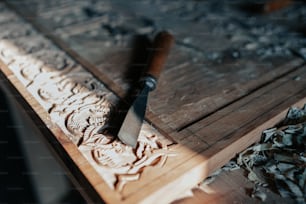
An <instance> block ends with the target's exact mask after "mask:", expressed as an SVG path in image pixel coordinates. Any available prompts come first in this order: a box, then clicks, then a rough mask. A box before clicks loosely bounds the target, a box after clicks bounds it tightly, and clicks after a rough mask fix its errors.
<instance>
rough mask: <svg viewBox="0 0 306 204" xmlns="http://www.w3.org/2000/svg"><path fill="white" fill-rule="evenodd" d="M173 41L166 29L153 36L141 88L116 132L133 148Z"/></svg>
mask: <svg viewBox="0 0 306 204" xmlns="http://www.w3.org/2000/svg"><path fill="white" fill-rule="evenodd" d="M173 41H174V38H173V36H172V35H171V34H170V33H168V32H166V31H162V32H160V33H159V34H157V36H156V37H155V39H154V42H153V49H152V52H153V54H152V56H151V60H150V62H149V66H148V69H147V72H146V74H145V75H144V77H143V78H142V79H141V80H140V83H141V85H142V90H141V91H140V93H139V94H138V96H137V97H136V99H135V100H134V102H133V103H132V105H131V107H130V108H129V110H128V112H127V114H126V116H125V118H124V120H123V123H122V126H121V127H120V130H119V132H118V137H119V139H120V140H121V141H122V142H123V143H125V144H127V145H130V146H132V147H133V148H135V147H136V145H137V139H138V135H139V132H140V129H141V126H142V122H143V119H144V116H145V112H146V107H147V101H148V95H149V92H150V91H153V90H154V89H155V88H156V83H157V80H158V78H159V75H160V73H161V71H162V69H163V66H164V64H165V62H166V59H167V57H168V54H169V52H170V48H171V46H172V44H173Z"/></svg>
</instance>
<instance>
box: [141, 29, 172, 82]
mask: <svg viewBox="0 0 306 204" xmlns="http://www.w3.org/2000/svg"><path fill="white" fill-rule="evenodd" d="M173 42H174V38H173V36H172V35H171V34H170V33H168V32H165V31H163V32H160V33H159V34H158V35H157V36H156V37H155V40H154V44H153V45H154V46H153V55H152V58H151V61H150V64H149V67H148V71H147V74H148V75H151V76H152V77H154V78H155V79H156V80H157V79H158V78H159V75H160V73H161V71H162V69H163V67H164V64H165V62H166V59H167V57H168V54H169V52H170V48H171V46H172V44H173Z"/></svg>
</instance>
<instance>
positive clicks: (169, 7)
mask: <svg viewBox="0 0 306 204" xmlns="http://www.w3.org/2000/svg"><path fill="white" fill-rule="evenodd" d="M41 2H44V3H41ZM72 2H73V6H71V4H72ZM115 2H117V1H115ZM145 2H147V3H148V1H143V2H142V3H141V4H140V7H137V9H136V10H137V12H134V13H133V12H131V10H129V9H128V8H129V7H133V4H125V3H121V4H119V3H118V2H117V3H115V4H111V3H110V2H100V1H99V3H96V4H95V5H94V6H95V7H94V8H96V12H97V13H95V12H93V7H92V5H90V4H89V3H87V2H83V1H70V0H67V1H64V0H56V1H48V2H45V1H36V0H33V1H26V2H21V3H20V2H19V1H18V4H14V8H16V9H17V10H19V11H20V12H21V14H22V16H23V17H24V18H26V19H28V20H30V21H31V23H33V24H34V25H35V26H36V28H37V29H38V30H39V31H41V32H43V33H44V34H45V35H46V36H47V37H48V38H51V39H52V40H53V41H54V42H55V43H56V44H57V45H58V46H59V47H61V48H62V49H63V50H64V51H65V52H66V53H65V52H63V51H62V50H60V49H59V48H58V47H56V46H55V45H54V44H53V43H51V41H50V40H49V39H47V38H46V37H43V36H42V35H41V34H40V33H38V32H37V31H36V30H34V29H33V28H32V27H31V26H30V25H29V24H28V23H26V22H24V21H23V20H22V19H21V18H20V17H18V16H16V15H15V14H14V13H13V12H12V11H10V10H8V9H7V8H6V7H5V6H4V5H3V4H0V9H1V13H0V27H1V29H0V39H1V52H0V56H1V61H2V62H3V63H1V71H2V72H3V73H4V75H5V77H6V78H7V79H8V80H9V81H10V83H11V84H13V86H15V87H16V88H17V90H18V91H19V92H20V93H19V94H21V96H22V97H23V98H25V100H26V101H27V103H29V104H30V106H31V107H32V108H33V110H34V111H35V113H36V114H38V116H39V117H40V118H41V120H42V121H43V122H44V123H43V125H44V126H45V127H46V128H48V129H50V130H51V132H52V134H53V135H51V136H50V139H49V142H50V144H51V145H52V139H53V141H54V140H58V141H59V143H60V145H61V146H62V147H63V148H64V149H65V151H66V153H65V154H63V155H64V156H67V157H69V158H71V160H72V161H73V162H72V164H73V165H72V166H73V168H74V169H75V170H74V171H73V172H77V173H75V174H74V176H75V177H76V178H77V179H78V178H79V179H80V181H81V183H82V184H83V185H84V186H85V188H88V189H90V191H92V193H93V194H98V196H101V197H102V198H103V199H104V200H105V201H106V202H110V203H118V202H126V203H135V202H140V201H143V202H145V201H146V202H148V203H150V202H151V203H153V202H155V201H156V198H158V199H159V201H160V202H169V201H171V200H173V199H174V198H175V197H176V196H177V195H178V194H180V192H183V191H184V190H185V189H187V188H189V187H192V186H194V185H195V184H197V183H198V182H200V181H201V180H202V179H203V178H205V177H206V176H207V175H208V174H209V173H211V172H212V171H214V170H215V169H216V168H218V167H220V166H222V165H223V164H224V163H226V162H227V161H228V160H229V159H230V158H231V157H232V156H234V155H235V154H236V153H237V152H239V151H241V150H243V149H244V148H246V147H247V146H249V145H251V144H252V143H253V142H255V141H257V140H258V139H259V137H260V133H261V131H262V130H264V129H266V128H268V127H270V126H273V125H274V124H275V123H277V122H278V120H280V119H281V118H283V116H284V115H285V111H286V110H287V108H288V106H290V105H292V104H295V103H297V105H298V104H302V103H305V102H306V99H305V94H306V93H305V90H304V89H305V86H306V81H305V74H306V73H305V72H306V71H305V67H303V66H302V60H301V59H297V58H296V57H295V56H293V55H291V54H288V53H286V52H285V51H286V50H287V49H288V48H286V47H285V48H284V47H282V49H284V50H285V51H284V52H285V54H284V53H282V51H283V50H282V49H281V51H280V52H281V54H279V53H278V54H279V55H280V56H281V58H280V57H278V55H277V54H271V55H269V53H270V52H267V53H266V52H264V53H261V52H259V53H257V55H256V56H257V58H256V57H254V54H255V51H254V49H255V48H254V47H256V46H257V47H258V46H259V47H261V46H266V44H265V42H266V41H270V40H273V39H271V36H264V37H265V38H266V39H262V41H263V42H262V43H263V44H260V43H259V44H256V45H254V44H250V40H249V38H250V37H252V36H253V35H255V38H256V37H260V36H259V34H258V33H256V32H258V30H256V29H255V31H252V32H254V33H251V34H248V33H247V31H246V30H247V28H246V29H242V31H241V33H240V35H242V37H241V36H240V37H239V38H238V39H237V38H236V37H237V36H234V35H233V36H231V37H230V40H229V39H228V36H227V35H226V34H229V33H225V34H224V35H221V36H217V35H215V33H214V32H212V33H208V34H207V38H205V41H204V40H203V39H202V38H199V37H196V36H197V35H196V34H191V37H190V39H187V38H188V36H189V34H190V32H189V30H192V29H198V31H199V32H200V33H202V34H203V33H206V32H208V31H209V28H210V27H209V26H207V27H206V26H203V24H202V23H198V24H196V23H195V24H192V25H191V24H190V22H189V21H188V20H187V21H185V20H184V21H182V23H181V27H179V26H178V27H177V26H175V25H177V24H175V23H174V22H175V21H176V19H175V17H171V15H172V14H175V12H176V11H177V9H178V8H176V7H175V5H176V4H173V3H171V2H170V3H165V4H164V5H163V6H162V9H160V10H158V8H152V9H151V10H149V11H151V12H148V13H146V15H148V16H149V17H150V18H151V17H152V16H156V14H160V15H161V16H163V17H167V19H168V20H167V21H162V20H161V19H158V18H157V19H154V22H155V23H156V24H157V27H158V28H159V27H166V28H171V29H172V30H173V31H174V33H175V34H176V38H177V39H178V41H177V43H176V46H175V47H174V49H173V50H172V51H171V53H170V58H169V60H168V62H169V63H168V64H167V66H166V69H165V71H164V72H163V74H162V75H161V77H160V81H159V85H158V88H157V90H156V91H155V93H152V94H155V95H152V97H151V98H150V104H149V107H148V114H147V117H148V118H147V119H148V120H147V121H149V122H152V123H153V125H154V127H156V128H157V129H158V130H159V131H160V132H161V133H162V134H160V133H158V132H157V131H156V130H155V129H154V128H152V127H151V126H150V125H149V123H145V124H144V127H143V130H142V134H141V138H140V141H139V145H138V148H137V150H136V151H132V150H131V149H130V148H128V147H126V146H124V145H122V144H121V143H120V142H119V141H118V140H116V139H115V138H113V137H111V136H109V135H106V134H103V133H104V132H103V131H101V128H102V129H103V127H104V125H105V124H107V121H108V116H109V114H110V113H111V112H110V111H111V110H112V107H113V106H112V104H116V103H117V101H118V100H119V98H118V97H117V96H116V95H118V96H119V97H124V95H125V94H126V93H127V90H128V89H129V87H130V85H131V84H132V81H131V80H132V78H129V77H126V75H127V71H128V70H129V69H132V68H134V71H135V70H136V72H133V73H138V72H139V70H138V69H139V67H142V68H143V67H145V66H146V63H144V62H145V61H143V59H141V60H140V61H137V60H139V59H137V60H136V61H133V60H131V58H133V49H134V48H133V46H132V44H133V43H132V42H133V36H136V35H139V34H146V35H150V34H152V33H154V29H155V26H154V25H151V23H150V22H151V21H150V18H149V20H148V19H146V18H144V13H143V10H147V8H148V6H149V7H150V4H146V3H145ZM11 3H14V2H11ZM92 3H93V4H94V2H92ZM202 6H203V5H202ZM186 9H187V7H186ZM188 9H195V12H194V14H193V15H197V14H199V13H197V12H200V11H197V10H196V7H191V8H188ZM89 11H90V12H89ZM89 14H90V15H89ZM170 14H171V15H170ZM33 15H34V16H33ZM157 16H158V15H157ZM168 17H169V18H168ZM176 17H177V16H176ZM186 18H187V19H189V18H190V19H193V20H192V21H194V22H197V21H195V18H196V17H195V16H187V17H186ZM199 22H200V20H199ZM148 24H149V26H148ZM153 24H154V23H153ZM208 24H209V23H208ZM211 24H212V22H211ZM210 26H211V25H210ZM235 26H236V24H235V25H234V27H235ZM242 27H243V26H242ZM216 28H220V27H218V25H216ZM239 29H241V27H239ZM239 29H238V30H239ZM228 31H229V30H228ZM114 32H115V33H114ZM116 32H119V34H118V33H116ZM271 32H272V33H274V32H276V31H271ZM259 33H260V32H259ZM260 34H261V33H260ZM274 34H275V33H274ZM272 36H273V35H272ZM274 37H275V36H274ZM185 38H186V39H185ZM252 38H254V36H253V37H252ZM141 39H142V41H145V42H147V43H149V42H148V39H143V38H141ZM281 40H283V39H280V41H281ZM240 46H241V47H242V51H246V50H247V51H246V53H247V55H246V56H243V57H241V58H236V57H235V56H237V53H236V52H232V51H231V50H229V49H230V48H231V47H235V48H237V49H238V48H239V47H240ZM206 48H207V51H205V50H206ZM216 48H218V49H220V50H221V51H220V52H218V51H217V50H218V49H216ZM140 50H143V49H140ZM248 50H249V51H248ZM255 50H257V49H255ZM258 50H259V51H260V49H258ZM258 50H257V51H258ZM240 51H241V50H240ZM268 51H271V50H269V49H268ZM228 52H229V53H230V54H228ZM67 53H69V55H70V57H69V56H68V55H67ZM137 53H139V52H137ZM209 53H213V56H211V55H210V54H209ZM238 53H239V52H238ZM272 53H273V52H272ZM219 54H222V56H223V57H221V58H220V57H218V56H217V55H219ZM215 55H216V56H215ZM238 55H239V54H238ZM143 57H144V59H145V56H143ZM211 58H213V59H211ZM254 58H255V59H254ZM285 61H286V64H284V62H285ZM81 65H83V66H81ZM88 70H89V71H90V72H91V73H93V74H94V76H96V77H97V78H94V77H93V75H92V74H91V73H89V71H88ZM109 88H110V89H111V90H112V91H114V92H115V93H114V92H112V91H110V89H109ZM115 94H116V95H115ZM19 96H20V95H18V94H17V95H16V97H19ZM40 125H42V123H40ZM153 135H155V136H153ZM163 135H167V136H170V138H165V137H163ZM156 136H157V137H156ZM172 141H176V142H178V143H179V144H175V143H173V142H172ZM52 147H53V148H54V149H58V148H59V147H56V146H54V145H52ZM119 155H120V156H119ZM123 158H124V159H123ZM62 159H65V158H62ZM158 164H164V165H163V166H162V167H160V166H158ZM76 169H77V170H76ZM106 174H107V175H106ZM124 184H125V185H124ZM114 189H115V190H114ZM173 189H175V191H174V190H173ZM165 192H167V196H164V194H165Z"/></svg>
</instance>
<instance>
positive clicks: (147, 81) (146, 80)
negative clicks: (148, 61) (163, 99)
mask: <svg viewBox="0 0 306 204" xmlns="http://www.w3.org/2000/svg"><path fill="white" fill-rule="evenodd" d="M141 82H142V83H143V84H144V85H145V86H147V87H149V89H150V91H153V90H154V89H155V88H156V83H157V80H156V79H155V78H154V77H153V76H151V75H147V76H145V77H143V78H142V79H141Z"/></svg>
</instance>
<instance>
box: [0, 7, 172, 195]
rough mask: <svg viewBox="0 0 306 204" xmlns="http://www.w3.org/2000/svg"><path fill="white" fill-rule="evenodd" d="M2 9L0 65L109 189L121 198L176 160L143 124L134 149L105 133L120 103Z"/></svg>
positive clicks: (65, 57) (85, 73) (47, 41)
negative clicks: (128, 187) (149, 172)
mask: <svg viewBox="0 0 306 204" xmlns="http://www.w3.org/2000/svg"><path fill="white" fill-rule="evenodd" d="M0 6H1V7H0V9H1V10H4V11H5V12H4V14H3V15H2V13H1V14H0V20H1V21H0V60H1V61H2V62H3V63H4V64H5V65H7V67H8V68H9V69H10V70H11V71H12V72H13V73H14V75H15V76H16V77H17V78H18V80H19V81H20V82H21V83H22V84H23V86H24V87H26V89H27V90H28V91H29V92H30V93H31V95H32V97H33V98H34V99H35V100H37V101H38V102H39V104H40V105H41V106H42V107H43V108H44V109H45V111H46V112H48V114H49V116H50V118H51V121H52V122H53V123H54V124H56V125H57V126H59V127H60V128H61V130H62V131H63V132H64V133H65V135H66V136H67V137H68V138H69V139H70V140H71V141H72V142H73V143H74V144H75V145H77V146H78V149H79V151H80V152H81V153H82V154H83V156H84V157H85V158H86V159H87V161H88V162H89V163H90V164H91V165H92V166H93V167H94V168H95V170H96V171H97V172H98V173H99V175H100V176H101V177H102V178H103V179H104V180H105V181H106V183H107V184H108V185H109V188H111V189H114V190H115V191H117V192H118V193H119V194H120V192H121V191H122V189H123V188H124V185H125V184H126V183H127V182H130V181H137V180H139V178H140V176H141V173H142V172H143V169H144V168H145V167H148V166H152V167H154V166H157V165H159V166H163V165H164V164H165V162H166V160H167V158H168V156H174V155H175V154H174V152H171V151H169V148H168V145H170V144H172V142H171V141H170V140H168V139H166V138H164V137H163V136H162V135H161V134H160V133H158V131H156V130H155V129H154V128H153V127H152V126H150V125H149V124H147V123H144V125H143V127H142V129H141V132H140V136H139V142H138V144H137V148H136V149H132V147H130V146H127V145H125V144H123V143H122V142H121V141H119V140H118V139H117V138H115V137H114V136H110V135H106V134H104V133H103V129H105V128H106V127H107V125H108V119H109V115H110V114H111V111H112V108H113V107H114V105H115V104H116V103H117V102H118V98H117V97H116V96H115V95H114V94H113V93H111V92H110V91H109V90H108V89H107V88H106V87H105V86H104V84H103V83H102V82H100V81H98V80H97V79H96V78H94V77H93V75H92V74H90V73H89V72H87V71H86V70H85V69H84V68H83V67H82V66H80V65H78V64H77V63H76V62H75V61H74V60H73V59H71V58H70V57H69V56H67V55H66V54H65V53H64V52H63V51H61V50H60V49H58V48H57V47H56V46H54V45H53V44H52V43H51V42H50V41H49V40H48V39H46V38H45V37H43V36H42V35H40V34H39V33H37V32H36V31H35V30H34V29H33V28H32V27H31V26H30V25H29V24H28V23H26V22H25V21H23V20H21V19H20V18H19V17H18V16H16V15H14V14H13V13H12V12H9V11H8V10H7V9H5V8H4V7H3V5H2V4H0ZM7 13H8V14H9V15H7ZM1 69H3V68H2V67H1ZM85 174H86V173H85Z"/></svg>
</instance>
